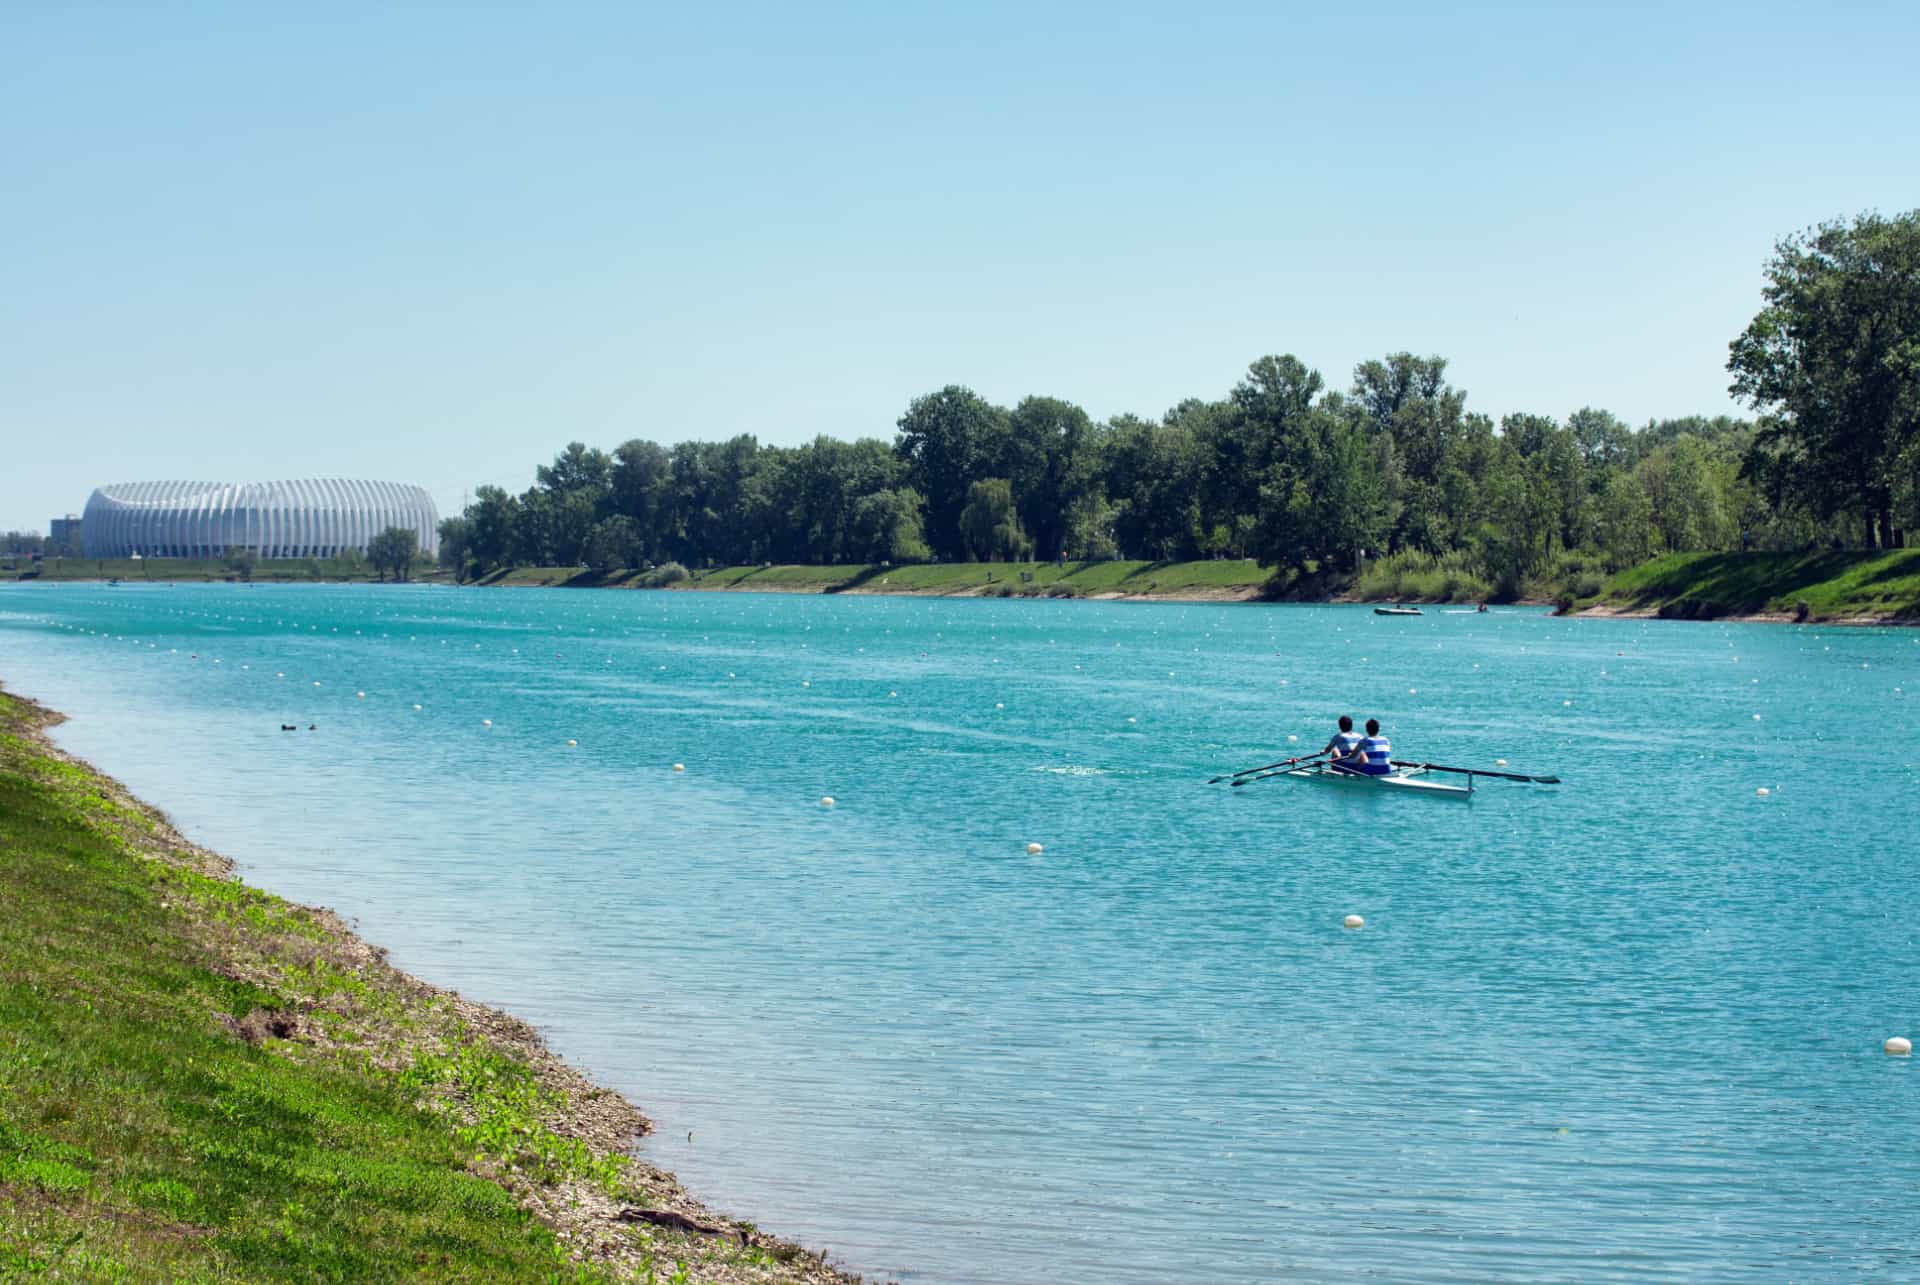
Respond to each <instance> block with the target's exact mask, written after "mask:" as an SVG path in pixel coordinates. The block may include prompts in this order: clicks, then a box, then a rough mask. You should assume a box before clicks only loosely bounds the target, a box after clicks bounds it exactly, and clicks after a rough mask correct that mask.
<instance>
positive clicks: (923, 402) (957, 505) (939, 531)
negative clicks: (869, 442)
mask: <svg viewBox="0 0 1920 1285" xmlns="http://www.w3.org/2000/svg"><path fill="white" fill-rule="evenodd" d="M899 429H900V431H899V435H898V436H897V437H896V438H895V439H894V447H893V448H894V450H895V451H896V452H897V453H898V454H899V456H900V458H901V459H902V460H903V461H905V463H906V466H907V476H906V481H907V484H908V485H909V486H911V487H913V489H914V490H916V491H918V492H919V493H920V494H921V495H922V496H924V497H925V498H926V502H927V519H926V534H927V543H928V544H929V545H931V546H932V548H933V552H934V553H935V554H936V555H938V556H939V557H942V558H948V559H959V558H964V557H965V556H966V538H965V537H964V536H963V535H962V533H961V530H960V513H961V510H963V509H965V508H966V507H967V505H968V504H969V503H970V502H971V500H970V491H971V488H972V486H973V484H974V483H975V482H977V481H979V480H980V479H981V477H982V476H983V474H982V472H981V466H982V464H983V462H984V461H987V460H997V459H998V458H999V457H1000V456H1002V455H1003V454H1004V446H1005V442H1006V439H1007V436H1008V432H1009V430H1008V426H1007V413H1006V412H1005V411H1003V410H1001V409H1000V408H999V407H998V406H995V405H993V404H992V403H990V402H988V401H987V400H986V399H985V398H984V397H981V396H980V395H979V394H978V393H975V392H974V391H973V390H972V389H969V388H962V387H960V386H959V385H958V384H949V385H948V386H947V387H945V388H943V389H941V390H940V391H939V392H937V393H929V394H927V395H926V396H924V397H917V398H915V399H914V400H913V403H912V404H911V405H909V406H908V407H907V412H906V414H904V415H902V416H901V417H900V423H899Z"/></svg>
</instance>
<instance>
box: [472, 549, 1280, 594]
mask: <svg viewBox="0 0 1920 1285" xmlns="http://www.w3.org/2000/svg"><path fill="white" fill-rule="evenodd" d="M1267 578H1268V573H1267V571H1266V570H1265V569H1264V568H1262V567H1261V566H1260V565H1259V564H1258V563H1256V562H1253V561H1251V560H1250V559H1231V560H1220V561H1205V562H1121V561H1114V562H1069V563H1066V564H1065V565H1060V564H1056V563H1051V562H1042V563H1031V562H951V563H929V564H919V565H913V566H898V567H880V566H824V567H812V566H766V567H758V566H755V567H721V568H717V569H715V570H712V571H695V572H693V573H692V574H690V575H689V576H688V577H687V579H685V580H682V581H679V582H677V583H675V584H673V585H670V586H667V587H669V588H673V589H699V590H737V591H741V592H757V593H919V594H932V595H950V596H955V595H971V596H999V597H1054V598H1091V597H1099V596H1101V595H1105V594H1113V595H1119V596H1124V597H1148V598H1151V597H1164V598H1180V597H1219V598H1246V597H1253V596H1255V595H1256V594H1257V593H1259V591H1260V589H1261V587H1262V586H1263V585H1264V584H1265V583H1266V581H1267ZM645 580H646V574H645V573H644V572H639V571H612V572H606V573H604V574H600V573H595V572H590V571H582V570H580V569H579V568H575V567H516V568H513V569H512V570H510V571H501V572H496V573H494V574H493V575H490V576H487V577H485V578H484V579H483V580H481V581H480V583H482V584H489V585H505V586H509V587H511V586H521V587H530V586H549V585H567V586H572V587H577V588H614V589H623V588H643V587H646V586H645V583H644V582H645Z"/></svg>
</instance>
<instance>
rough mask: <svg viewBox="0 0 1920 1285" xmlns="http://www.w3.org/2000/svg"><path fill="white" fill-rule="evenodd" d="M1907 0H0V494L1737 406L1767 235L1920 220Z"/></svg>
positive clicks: (1911, 21)
mask: <svg viewBox="0 0 1920 1285" xmlns="http://www.w3.org/2000/svg"><path fill="white" fill-rule="evenodd" d="M1916 48H1920V6H1916V5H1914V4H1912V3H1910V2H1909V3H1901V4H1893V3H1888V4H1863V3H1839V4H1830V5H1827V6H1825V7H1821V8H1815V7H1809V6H1792V7H1788V6H1777V5H1756V4H1747V5H1728V6H1724V7H1721V6H1715V7H1708V6H1700V5H1688V4H1672V3H1668V4H1661V5H1657V6H1648V7H1644V8H1641V7H1623V6H1586V7H1582V8H1580V9H1578V10H1574V9H1571V8H1565V9H1563V7H1562V6H1550V5H1537V4H1528V5H1519V4H1501V5H1472V6H1467V7H1461V6H1438V5H1428V4H1421V5H1372V6H1334V5H1325V4H1323V5H1317V6H1313V7H1304V6H1293V5H1286V4H1278V3H1235V4H1226V3H1222V4H1213V3H1182V4H1167V5H1157V6H1141V5H1129V4H1113V3H1105V4H1097V5H1095V4H1053V5H1035V4H973V5H953V6H931V5H912V4H900V3H897V2H895V3H885V4H881V3H876V4H871V5H831V6H821V5H815V6H806V5H793V4H766V5H732V6H724V7H723V6H685V7H681V6H673V7H665V6H649V5H639V4H613V3H609V4H605V5H591V6H590V5H578V4H564V3H557V4H547V5H530V4H524V3H516V4H501V5H483V4H467V3H463V4H447V5H439V6H435V5H398V6H396V5H377V6H376V5H354V4H339V5H325V6H285V5H259V4H247V5H238V4H235V5H219V4H194V5H155V4H145V3H139V4H119V5H97V4H88V5H55V4H18V5H11V6H7V7H6V8H5V9H4V11H0V192H3V193H4V197H3V198H0V245H3V246H4V257H0V265H3V266H0V526H12V525H21V526H31V527H37V528H40V529H44V524H45V521H46V519H47V518H48V517H49V516H52V515H54V514H57V513H64V512H66V511H68V510H75V511H77V510H78V509H79V508H80V507H81V505H82V504H83V503H84V502H85V500H86V497H87V493H88V491H89V490H90V489H91V488H92V487H93V486H94V485H96V484H98V483H101V482H107V481H130V480H139V479H145V478H161V477H166V478H171V477H201V478H214V479H227V480H252V479H265V478H275V477H289V476H311V475H324V476H365V477H378V478H386V479H392V480H397V481H411V482H418V483H420V484H422V485H425V486H427V487H428V488H429V489H431V490H432V491H433V492H434V494H435V496H436V498H437V499H438V500H439V502H440V504H441V507H442V509H443V511H450V510H451V509H452V508H454V507H455V506H456V505H457V504H458V501H459V498H460V495H461V492H462V490H463V489H465V488H468V487H472V486H475V485H478V484H480V483H483V482H492V483H499V484H503V485H507V486H509V487H512V488H514V489H519V488H521V487H524V486H525V485H527V484H528V483H529V482H530V481H531V474H532V469H533V466H534V464H535V463H537V462H539V461H542V460H545V459H547V458H549V457H550V456H551V455H552V454H553V453H554V452H555V451H557V450H558V449H559V448H560V447H561V446H562V445H564V444H565V443H566V442H567V441H568V440H569V439H575V438H577V439H581V440H584V441H587V442H589V443H593V444H596V445H601V446H606V447H612V446H613V445H615V444H616V443H618V442H620V441H622V440H624V439H626V438H628V437H634V436H643V437H653V438H656V439H658V440H660V441H663V442H673V441H677V440H680V439H683V438H687V437H716V436H725V435H730V434H733V433H738V432H751V433H755V434H757V435H758V436H759V437H760V439H761V440H762V441H767V442H776V443H793V442H798V441H801V440H804V439H807V438H809V437H811V436H812V435H814V434H816V433H830V434H834V435H836V436H844V437H853V436H859V435H863V434H872V435H878V436H882V437H889V438H890V437H891V435H892V432H893V424H894V421H895V419H896V418H898V416H899V414H900V412H901V410H902V409H903V408H904V407H905V405H906V403H907V401H908V400H909V399H910V398H912V397H913V396H915V395H917V394H919V393H922V392H926V391H928V390H930V389H933V388H937V387H939V386H941V385H943V384H947V383H964V384H968V385H970V386H972V387H973V388H975V389H976V390H978V391H979V392H981V393H983V394H985V395H986V396H988V397H990V398H993V399H994V400H996V401H1001V402H1005V403H1011V402H1013V401H1015V400H1017V399H1018V398H1020V397H1022V396H1024V395H1026V394H1028V393H1047V394H1053V395H1057V396H1062V397H1068V398H1072V399H1074V400H1076V401H1078V402H1080V403H1081V404H1082V405H1084V406H1085V407H1087V409H1088V410H1089V411H1090V412H1092V413H1093V414H1095V415H1096V416H1106V415H1111V414H1115V413H1118V412H1122V411H1132V412H1135V413H1139V414H1146V415H1158V414H1160V413H1161V412H1163V411H1164V410H1165V409H1166V408H1167V407H1169V406H1170V405H1172V404H1174V403H1175V402H1177V401H1179V400H1180V399H1182V398H1184V397H1189V396H1208V397H1211V396H1218V395H1220V394H1222V393H1224V392H1225V391H1226V390H1227V389H1228V388H1230V387H1231V386H1232V385H1233V383H1234V382H1235V381H1236V380H1237V379H1238V378H1239V376H1240V374H1241V372H1242V371H1243V370H1244V368H1245V367H1246V364H1247V363H1248V362H1249V361H1251V360H1253V359H1254V358H1256V357H1258V356H1260V355H1261V354H1263V353H1270V352H1293V353H1296V354H1298V355H1299V356H1300V357H1301V358H1302V359H1303V360H1305V361H1307V362H1308V363H1309V364H1311V365H1313V366H1315V367H1317V368H1319V369H1320V370H1321V371H1322V373H1323V374H1325V376H1326V377H1327V380H1328V382H1329V384H1331V385H1333V386H1335V387H1340V386H1344V385H1345V384H1346V383H1347V382H1348V378H1349V375H1350V372H1351V369H1352V367H1353V365H1354V364H1355V363H1356V362H1358V361H1361V360H1363V359H1365V358H1367V357H1370V356H1377V355H1379V354H1382V353H1385V352H1388V351H1392V350H1397V349H1403V348H1404V349H1412V350H1414V351H1416V352H1421V353H1439V354H1442V355H1444V356H1446V357H1448V358H1449V359H1450V360H1451V361H1452V368H1451V373H1452V376H1453V378H1454V380H1455V382H1456V383H1457V384H1459V385H1460V386H1462V387H1464V388H1466V389H1468V390H1469V392H1470V394H1471V400H1470V405H1471V406H1472V407H1473V408H1475V409H1478V410H1483V411H1486V412H1489V413H1491V414H1495V415H1499V414H1503V413H1506V412H1509V411H1514V410H1534V411H1541V412H1546V413H1552V414H1555V415H1564V414H1566V413H1567V412H1568V411H1570V410H1573V409H1575V408H1577V407H1579V406H1581V405H1587V404H1592V405H1599V406H1605V407H1608V408H1610V409H1612V410H1613V411H1615V412H1616V413H1617V414H1620V415H1622V416H1624V417H1625V418H1627V419H1629V420H1630V421H1633V422H1635V423H1638V422H1641V421H1644V420H1646V419H1648V418H1650V417H1654V416H1666V415H1679V414H1687V413H1693V412H1700V413H1709V414H1712V413H1720V412H1723V411H1728V410H1732V409H1734V407H1733V405H1732V403H1731V402H1729V400H1728V398H1727V395H1726V383H1727V378H1726V375H1725V372H1724V370H1723V366H1724V363H1725V359H1726V344H1727V341H1728V340H1729V339H1731V338H1732V337H1733V336H1734V335H1735V334H1736V333H1737V332H1738V331H1739V330H1740V328H1741V327H1742V326H1743V325H1744V324H1745V323H1746V321H1747V320H1748V318H1750V317H1751V315H1752V314H1753V312H1754V310H1755V308H1756V307H1757V306H1758V302H1759V287H1760V271H1761V266H1762V264H1763V262H1764V261H1765V259H1766V257H1767V254H1768V252H1769V250H1770V247H1771V245H1772V243H1773V242H1774V240H1775V239H1777V238H1778V237H1780V236H1782V235H1784V234H1786V233H1789V232H1792V231H1794V230H1796V229H1798V228H1801V227H1804V226H1806V225H1808V224H1810V223H1813V222H1815V221H1818V220H1821V219H1825V218H1833V217H1838V216H1847V215H1851V214H1854V213H1857V212H1859V211H1861V210H1864V209H1869V208H1876V209H1880V210H1882V211H1885V212H1889V213H1891V212H1894V211H1898V210H1905V209H1910V208H1913V207H1915V206H1920V89H1916V87H1915V86H1916V73H1915V70H1914V62H1913V56H1914V50H1915V49H1916Z"/></svg>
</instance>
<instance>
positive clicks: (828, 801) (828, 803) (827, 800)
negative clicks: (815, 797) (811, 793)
mask: <svg viewBox="0 0 1920 1285" xmlns="http://www.w3.org/2000/svg"><path fill="white" fill-rule="evenodd" d="M820 806H821V807H823V808H830V807H832V806H833V796H832V795H831V794H823V795H821V796H820Z"/></svg>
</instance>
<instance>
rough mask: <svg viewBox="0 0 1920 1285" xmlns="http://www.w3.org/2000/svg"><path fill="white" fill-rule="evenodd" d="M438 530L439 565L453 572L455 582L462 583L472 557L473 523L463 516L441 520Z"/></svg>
mask: <svg viewBox="0 0 1920 1285" xmlns="http://www.w3.org/2000/svg"><path fill="white" fill-rule="evenodd" d="M438 530H439V533H440V565H441V566H443V567H445V568H446V569H447V570H449V571H451V572H453V578H454V579H455V580H456V581H461V582H464V581H465V580H466V578H467V567H468V564H469V563H470V562H471V561H472V557H473V521H472V519H470V518H468V517H466V516H465V515H464V514H462V515H460V516H457V517H451V518H441V519H440V526H439V527H438Z"/></svg>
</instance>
